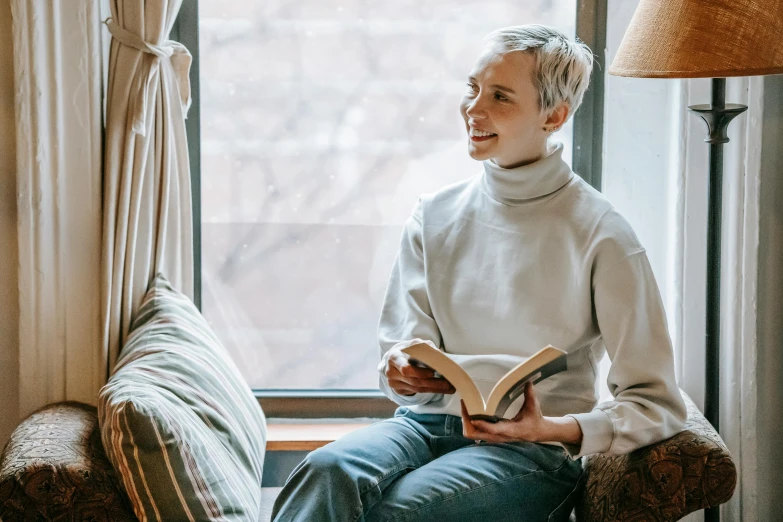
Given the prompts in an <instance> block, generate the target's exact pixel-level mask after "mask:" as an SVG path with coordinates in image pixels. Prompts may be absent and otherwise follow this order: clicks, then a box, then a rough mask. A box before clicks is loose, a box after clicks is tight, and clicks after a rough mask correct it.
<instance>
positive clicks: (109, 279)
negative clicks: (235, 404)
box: [102, 0, 193, 375]
mask: <svg viewBox="0 0 783 522" xmlns="http://www.w3.org/2000/svg"><path fill="white" fill-rule="evenodd" d="M181 2H182V0H146V1H144V2H142V1H139V0H111V18H110V19H109V20H107V21H106V24H107V26H108V28H109V32H110V33H111V35H112V40H111V51H110V56H109V71H108V72H109V75H108V88H107V99H106V137H105V139H106V141H105V168H104V183H103V191H104V210H103V274H102V292H103V293H102V298H103V303H104V310H103V312H104V316H103V343H104V351H103V354H104V359H105V364H106V370H107V375H108V374H109V373H110V372H111V371H112V369H113V368H114V365H115V362H116V361H117V356H118V354H119V351H120V348H121V347H122V345H123V343H124V342H125V339H126V337H127V334H128V327H129V325H130V320H131V318H132V317H133V314H134V313H135V311H136V310H137V309H138V305H139V303H140V301H141V298H142V297H143V296H144V293H145V291H146V289H147V285H148V283H149V281H150V280H151V278H152V277H153V276H154V275H155V273H157V272H162V273H164V274H165V275H166V276H167V277H168V278H169V280H170V281H171V283H172V284H173V285H174V286H175V287H177V288H179V289H180V290H182V291H183V292H184V293H185V294H187V295H189V296H190V297H191V298H192V295H193V241H192V228H193V223H192V208H191V187H190V166H189V163H188V148H187V139H186V135H185V121H184V120H185V116H186V114H187V110H188V107H189V106H190V83H189V79H188V74H189V71H190V62H191V57H190V54H189V53H188V51H187V49H185V48H184V47H183V46H182V45H181V44H179V43H177V42H172V41H170V40H168V35H169V33H170V31H171V27H172V25H173V24H174V20H175V19H176V16H177V13H178V12H179V8H180V4H181Z"/></svg>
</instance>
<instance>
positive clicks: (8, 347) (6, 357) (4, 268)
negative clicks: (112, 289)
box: [0, 2, 19, 447]
mask: <svg viewBox="0 0 783 522" xmlns="http://www.w3.org/2000/svg"><path fill="white" fill-rule="evenodd" d="M11 42H12V37H11V4H10V2H0V447H2V446H4V445H5V442H6V440H7V439H8V436H9V435H10V434H11V431H12V430H13V429H14V426H16V423H17V422H18V420H19V418H18V417H19V326H18V325H19V296H18V269H17V260H18V259H19V256H18V254H17V252H18V251H17V233H16V196H15V194H16V140H15V132H16V131H15V129H16V127H15V125H14V89H13V85H14V74H13V61H14V60H13V48H12V43H11Z"/></svg>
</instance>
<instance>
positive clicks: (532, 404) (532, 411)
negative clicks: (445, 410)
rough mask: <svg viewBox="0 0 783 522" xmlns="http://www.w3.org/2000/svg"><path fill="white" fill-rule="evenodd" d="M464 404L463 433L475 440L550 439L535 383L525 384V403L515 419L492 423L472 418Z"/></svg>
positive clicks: (537, 440) (532, 440) (515, 440)
mask: <svg viewBox="0 0 783 522" xmlns="http://www.w3.org/2000/svg"><path fill="white" fill-rule="evenodd" d="M460 404H461V406H462V434H463V435H464V436H465V437H467V438H469V439H473V440H480V441H483V442H519V441H528V442H539V441H542V440H548V439H547V438H546V437H547V436H548V433H547V428H549V425H548V424H547V422H546V419H545V418H544V416H543V415H542V414H541V404H540V403H539V402H538V398H537V397H536V392H535V390H534V388H533V384H532V383H530V382H528V383H527V384H526V385H525V403H524V404H523V405H522V409H521V410H519V413H517V415H516V416H515V417H514V418H513V419H503V420H500V421H498V422H495V423H492V422H487V421H483V420H471V418H470V416H469V415H468V411H467V410H466V409H465V403H464V402H462V401H460Z"/></svg>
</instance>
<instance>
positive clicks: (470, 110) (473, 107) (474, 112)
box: [465, 96, 484, 118]
mask: <svg viewBox="0 0 783 522" xmlns="http://www.w3.org/2000/svg"><path fill="white" fill-rule="evenodd" d="M465 114H467V115H468V116H470V117H473V118H483V117H484V106H483V100H482V99H481V97H480V96H476V97H475V98H473V100H472V101H471V102H470V103H468V106H467V108H466V109H465Z"/></svg>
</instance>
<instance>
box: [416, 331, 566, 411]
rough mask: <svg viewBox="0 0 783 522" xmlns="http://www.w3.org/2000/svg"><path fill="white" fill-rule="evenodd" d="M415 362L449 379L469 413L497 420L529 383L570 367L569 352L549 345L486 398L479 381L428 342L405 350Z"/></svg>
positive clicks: (513, 372)
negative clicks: (477, 382)
mask: <svg viewBox="0 0 783 522" xmlns="http://www.w3.org/2000/svg"><path fill="white" fill-rule="evenodd" d="M402 351H403V352H405V353H407V354H408V355H410V358H411V359H413V361H412V363H413V364H415V363H416V362H419V363H423V364H424V365H425V366H427V367H429V368H430V369H432V370H434V371H435V372H436V373H438V374H440V375H441V376H443V377H444V378H445V379H446V380H448V381H449V382H450V383H451V384H452V385H453V386H454V388H455V389H456V390H457V391H458V392H459V394H460V396H461V397H462V400H463V401H464V402H465V408H466V409H467V410H468V415H470V417H471V418H474V419H481V420H487V421H490V422H497V421H499V420H500V419H502V418H503V415H504V414H505V413H506V410H507V409H508V407H509V406H510V405H511V403H512V402H514V401H515V400H516V399H517V398H518V397H519V396H520V395H522V394H523V393H524V392H525V384H526V383H527V382H528V381H532V382H533V384H535V383H537V382H539V381H541V380H543V379H546V378H547V377H550V376H552V375H554V374H556V373H559V372H562V371H564V370H566V369H567V368H568V366H567V365H566V352H564V351H563V350H560V349H558V348H555V347H554V346H552V345H548V346H546V347H544V348H542V349H541V350H539V351H538V352H536V353H535V354H533V355H531V356H530V357H528V358H527V359H525V360H524V361H522V362H521V363H519V364H518V365H516V366H514V367H513V368H512V369H510V370H509V371H508V372H507V373H506V374H505V375H504V376H503V377H501V378H500V380H499V381H498V382H497V384H495V386H494V387H493V388H492V391H490V392H489V397H487V399H486V400H484V398H483V397H482V396H481V392H480V391H479V389H478V387H477V386H476V383H475V382H473V379H471V378H470V375H468V372H466V371H465V370H464V369H463V368H462V367H461V366H460V365H459V364H457V363H456V362H454V361H453V360H452V359H451V358H449V356H448V355H446V354H445V353H443V352H442V351H440V350H438V349H437V348H435V347H433V346H432V345H430V344H427V343H417V344H414V345H412V346H408V347H407V348H403V349H402Z"/></svg>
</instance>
